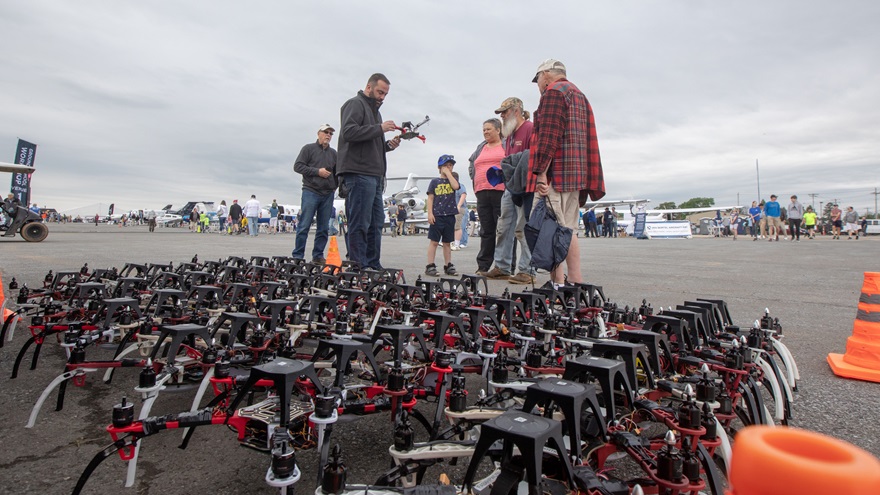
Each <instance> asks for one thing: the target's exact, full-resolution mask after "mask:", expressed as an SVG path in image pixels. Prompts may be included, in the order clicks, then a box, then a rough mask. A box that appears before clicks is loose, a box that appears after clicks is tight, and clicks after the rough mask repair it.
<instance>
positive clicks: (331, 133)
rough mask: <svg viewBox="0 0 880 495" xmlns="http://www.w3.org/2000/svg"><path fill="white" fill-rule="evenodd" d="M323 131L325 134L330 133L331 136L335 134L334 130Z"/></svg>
mask: <svg viewBox="0 0 880 495" xmlns="http://www.w3.org/2000/svg"><path fill="white" fill-rule="evenodd" d="M321 132H323V133H324V134H329V135H331V136H332V135H333V131H321Z"/></svg>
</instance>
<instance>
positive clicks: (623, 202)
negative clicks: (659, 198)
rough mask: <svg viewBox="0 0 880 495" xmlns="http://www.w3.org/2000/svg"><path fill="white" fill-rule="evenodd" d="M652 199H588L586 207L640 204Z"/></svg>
mask: <svg viewBox="0 0 880 495" xmlns="http://www.w3.org/2000/svg"><path fill="white" fill-rule="evenodd" d="M650 201H651V200H650V199H612V200H602V201H587V202H586V203H585V204H584V208H586V209H588V210H589V209H590V208H607V207H611V206H618V205H640V204H645V203H648V202H650Z"/></svg>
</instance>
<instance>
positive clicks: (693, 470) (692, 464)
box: [682, 455, 700, 483]
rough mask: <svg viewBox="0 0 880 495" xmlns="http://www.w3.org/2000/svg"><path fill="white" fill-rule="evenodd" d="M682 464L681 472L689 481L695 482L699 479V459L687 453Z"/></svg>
mask: <svg viewBox="0 0 880 495" xmlns="http://www.w3.org/2000/svg"><path fill="white" fill-rule="evenodd" d="M683 465H684V466H683V469H682V470H683V473H684V475H685V477H687V479H688V480H689V481H692V482H694V483H696V482H697V481H699V480H700V461H699V460H698V459H697V458H696V457H695V456H693V455H689V456H688V457H687V459H685V460H684V462H683Z"/></svg>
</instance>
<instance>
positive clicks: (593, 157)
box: [529, 59, 605, 285]
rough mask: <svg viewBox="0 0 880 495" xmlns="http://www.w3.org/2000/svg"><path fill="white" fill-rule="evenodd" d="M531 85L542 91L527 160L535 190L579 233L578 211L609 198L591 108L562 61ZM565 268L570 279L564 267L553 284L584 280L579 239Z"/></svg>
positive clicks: (542, 70) (543, 68)
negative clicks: (589, 203) (569, 76)
mask: <svg viewBox="0 0 880 495" xmlns="http://www.w3.org/2000/svg"><path fill="white" fill-rule="evenodd" d="M532 82H533V83H537V85H538V91H539V92H540V93H541V101H540V103H539V104H538V110H537V111H536V112H535V128H534V135H535V137H534V140H533V141H532V147H531V154H530V156H529V169H530V170H531V172H532V173H533V174H535V176H536V177H535V179H536V181H535V184H536V188H535V192H536V193H537V194H539V195H541V196H544V197H546V198H547V200H548V202H549V207H550V209H552V210H553V211H554V212H555V213H556V219H557V221H558V222H559V224H560V225H561V226H563V227H568V228H572V229H575V228H577V219H578V208H579V207H580V206H583V205H584V203H585V202H586V201H587V198H592V200H593V201H597V200H599V199H601V198H602V197H603V196H605V178H604V175H603V172H602V161H601V158H600V156H599V142H598V138H597V137H596V123H595V121H594V118H593V109H592V107H591V106H590V102H589V101H588V100H587V97H586V96H585V95H584V94H583V93H582V92H581V90H580V89H578V87H577V86H575V85H574V83H572V82H571V81H569V80H568V79H567V78H566V69H565V65H564V64H563V63H562V62H560V61H558V60H554V59H548V60H545V61H544V62H542V63H541V64H540V65H539V66H538V69H537V73H536V74H535V77H534V79H532ZM565 265H566V266H565V271H567V277H566V273H565V271H564V270H563V267H562V265H561V264H560V265H559V266H558V267H556V269H555V270H553V272H552V273H551V280H552V282H553V283H554V284H555V285H562V284H564V283H565V282H566V281H568V282H572V283H576V282H583V274H582V273H581V262H580V248H579V245H578V238H577V236H574V235H572V236H571V244H570V246H569V248H568V254H567V255H566V257H565Z"/></svg>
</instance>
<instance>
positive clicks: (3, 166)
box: [0, 162, 35, 174]
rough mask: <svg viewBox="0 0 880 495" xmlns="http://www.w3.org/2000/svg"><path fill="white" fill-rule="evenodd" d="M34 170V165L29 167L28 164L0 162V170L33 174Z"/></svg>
mask: <svg viewBox="0 0 880 495" xmlns="http://www.w3.org/2000/svg"><path fill="white" fill-rule="evenodd" d="M34 170H35V169H34V167H28V166H27V165H16V164H14V163H5V162H0V172H11V173H13V174H32V173H34Z"/></svg>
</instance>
